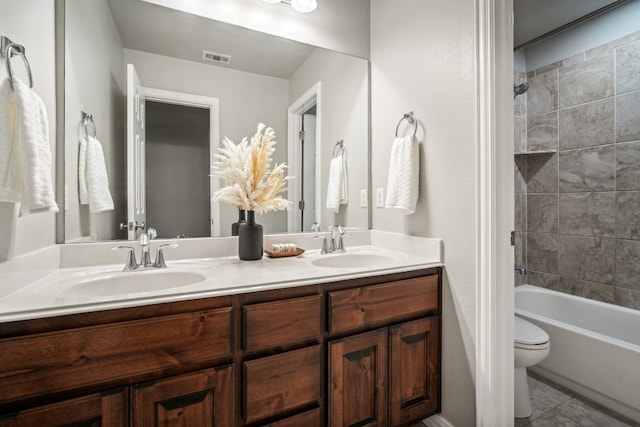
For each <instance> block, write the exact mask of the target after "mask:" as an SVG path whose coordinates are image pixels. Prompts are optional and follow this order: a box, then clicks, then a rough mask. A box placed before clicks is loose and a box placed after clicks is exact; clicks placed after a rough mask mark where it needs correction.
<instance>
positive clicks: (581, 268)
mask: <svg viewBox="0 0 640 427" xmlns="http://www.w3.org/2000/svg"><path fill="white" fill-rule="evenodd" d="M615 242H616V241H615V240H614V239H601V238H596V237H576V236H562V235H561V236H560V238H559V256H558V274H559V275H560V276H565V277H568V278H572V279H579V280H586V281H589V282H598V283H606V284H613V280H614V272H615V264H616V259H615V244H616V243H615Z"/></svg>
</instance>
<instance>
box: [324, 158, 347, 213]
mask: <svg viewBox="0 0 640 427" xmlns="http://www.w3.org/2000/svg"><path fill="white" fill-rule="evenodd" d="M348 202H349V181H348V175H347V158H346V156H345V155H344V153H343V154H341V155H340V156H338V157H334V158H333V159H331V162H330V163H329V183H328V184H327V209H329V210H332V211H334V212H336V213H337V212H338V210H339V209H340V205H345V204H347V203H348Z"/></svg>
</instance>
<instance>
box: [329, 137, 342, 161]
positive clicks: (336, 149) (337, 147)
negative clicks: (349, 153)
mask: <svg viewBox="0 0 640 427" xmlns="http://www.w3.org/2000/svg"><path fill="white" fill-rule="evenodd" d="M336 152H337V154H343V153H344V139H341V140H340V141H338V142H336V145H334V146H333V153H332V157H336Z"/></svg>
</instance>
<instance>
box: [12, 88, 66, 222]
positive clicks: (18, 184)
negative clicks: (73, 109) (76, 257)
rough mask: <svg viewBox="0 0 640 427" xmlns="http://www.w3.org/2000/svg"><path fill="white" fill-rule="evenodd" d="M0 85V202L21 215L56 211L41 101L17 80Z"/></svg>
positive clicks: (46, 122) (49, 152) (49, 151)
mask: <svg viewBox="0 0 640 427" xmlns="http://www.w3.org/2000/svg"><path fill="white" fill-rule="evenodd" d="M13 86H14V89H15V90H12V89H11V85H10V83H9V81H8V80H5V81H4V82H2V85H0V110H1V111H0V201H5V202H12V203H20V204H21V206H20V215H27V214H32V213H37V212H57V211H58V205H57V204H56V201H55V195H54V192H53V180H52V161H51V146H50V144H49V123H48V120H47V111H46V108H45V105H44V102H43V101H42V99H41V98H40V97H39V96H38V95H37V94H36V93H35V92H34V91H33V90H32V89H31V88H29V87H28V86H27V85H25V84H24V83H23V82H21V81H20V80H19V79H18V78H15V77H14V79H13Z"/></svg>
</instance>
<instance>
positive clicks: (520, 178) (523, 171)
mask: <svg viewBox="0 0 640 427" xmlns="http://www.w3.org/2000/svg"><path fill="white" fill-rule="evenodd" d="M513 174H514V179H515V182H514V184H515V185H514V191H515V193H516V194H526V192H527V181H526V177H527V157H526V156H515V167H514V168H513Z"/></svg>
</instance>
